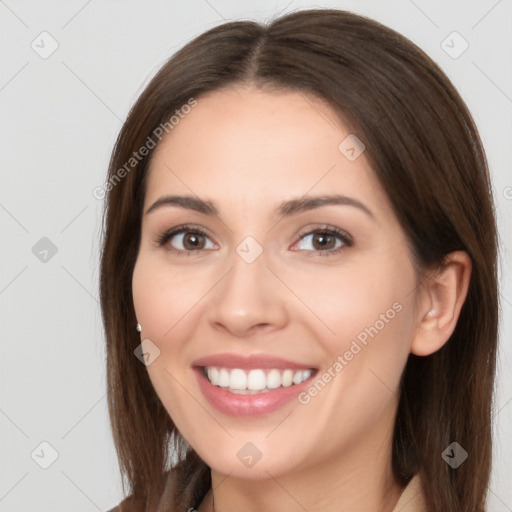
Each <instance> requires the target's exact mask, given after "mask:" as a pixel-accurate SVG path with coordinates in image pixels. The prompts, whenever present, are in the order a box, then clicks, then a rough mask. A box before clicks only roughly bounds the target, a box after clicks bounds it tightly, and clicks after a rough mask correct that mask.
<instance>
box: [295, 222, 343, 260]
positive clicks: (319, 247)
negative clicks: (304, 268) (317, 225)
mask: <svg viewBox="0 0 512 512" xmlns="http://www.w3.org/2000/svg"><path fill="white" fill-rule="evenodd" d="M298 245H299V250H303V251H304V252H306V253H310V254H311V253H312V254H315V253H316V254H319V255H329V254H334V253H337V252H339V251H340V250H342V249H343V248H344V247H350V246H351V245H353V242H352V239H351V238H350V237H349V236H348V235H347V234H346V233H344V232H343V231H338V230H337V229H334V228H329V229H317V230H315V231H310V232H309V233H306V234H304V235H302V237H301V239H300V240H299V242H298Z"/></svg>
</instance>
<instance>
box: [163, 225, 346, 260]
mask: <svg viewBox="0 0 512 512" xmlns="http://www.w3.org/2000/svg"><path fill="white" fill-rule="evenodd" d="M181 233H189V234H190V233H191V234H195V235H201V236H205V237H207V238H210V237H209V236H208V234H207V233H206V232H204V231H203V230H202V229H200V228H197V227H193V226H189V225H185V226H179V227H177V228H173V229H171V230H168V231H165V232H164V233H162V234H161V235H160V236H158V237H157V239H156V242H157V244H158V246H159V247H162V246H164V245H165V244H166V243H167V242H168V241H169V240H171V239H172V238H173V237H174V236H176V235H179V234H181ZM314 234H322V235H328V236H335V237H337V238H339V239H340V240H341V241H342V242H343V245H342V246H340V247H338V248H336V249H329V250H327V251H306V250H302V251H301V250H299V252H302V253H305V254H306V255H307V256H317V255H319V256H333V255H336V254H338V253H339V252H340V251H342V250H343V249H344V248H346V247H352V246H353V245H354V242H353V240H352V238H351V237H350V236H349V235H348V234H347V233H346V232H345V231H342V230H341V229H338V228H335V227H331V226H323V227H319V228H316V229H314V230H311V231H306V232H304V233H302V234H301V235H300V236H299V241H300V240H302V239H303V238H304V237H306V236H307V235H314ZM168 250H169V251H171V252H173V253H175V254H177V255H178V256H190V255H191V253H193V252H201V249H199V250H193V251H191V250H188V249H185V250H181V249H174V248H171V249H168Z"/></svg>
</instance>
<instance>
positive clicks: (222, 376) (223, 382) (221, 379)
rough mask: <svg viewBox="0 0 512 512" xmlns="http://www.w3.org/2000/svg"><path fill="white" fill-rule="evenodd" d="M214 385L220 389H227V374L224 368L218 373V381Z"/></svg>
mask: <svg viewBox="0 0 512 512" xmlns="http://www.w3.org/2000/svg"><path fill="white" fill-rule="evenodd" d="M212 383H213V381H212ZM216 385H217V386H221V387H222V388H228V387H229V372H228V371H227V370H226V369H225V368H222V369H221V370H220V371H219V376H218V381H217V384H216Z"/></svg>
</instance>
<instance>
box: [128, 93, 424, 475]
mask: <svg viewBox="0 0 512 512" xmlns="http://www.w3.org/2000/svg"><path fill="white" fill-rule="evenodd" d="M347 137H348V139H347ZM362 149H363V148H362V147H361V146H359V145H358V144H357V140H355V139H354V136H353V135H351V133H350V130H349V129H348V128H347V127H345V126H344V125H343V124H342V123H341V122H340V121H339V120H338V119H337V118H336V116H335V114H334V112H333V111H332V110H331V109H330V108H329V107H328V106H327V105H326V104H325V103H323V102H321V101H319V100H317V99H314V98H312V97H309V96H305V95H303V94H301V93H267V92H261V91H257V90H256V89H252V88H236V89H231V90H229V91H228V90H223V91H220V92H214V93H210V94H208V95H206V96H204V97H200V98H198V100H197V105H196V106H195V107H194V108H192V109H191V110H190V112H189V113H188V114H187V115H184V116H183V117H182V118H181V119H180V121H179V123H178V124H177V125H175V126H174V127H173V129H172V130H171V131H170V132H169V134H168V135H167V136H166V138H164V139H163V140H162V142H161V143H160V145H159V146H158V148H157V149H156V151H155V153H154V155H153V159H152V162H151V166H150V174H149V179H148V184H147V192H146V196H145V203H144V215H143V219H142V239H141V245H140V251H139V254H138V259H137V262H136V265H135V269H134V274H133V299H134V305H135V312H136V316H137V320H138V322H140V324H141V325H142V333H141V340H150V341H144V344H143V347H144V350H145V351H146V352H148V353H149V356H148V366H147V371H148V372H149V376H150V378H151V381H152V383H153V385H154V387H155V390H156V392H157V394H158V396H159V397H160V399H161V401H162V403H163V405H164V406H165V408H166V409H167V411H168V412H169V415H170V416H171V418H172V420H173V421H174V423H175V425H176V426H177V428H178V430H179V431H180V432H181V434H182V435H183V436H184V437H185V439H186V440H187V441H188V442H189V444H190V445H191V446H192V447H193V448H194V449H195V450H196V451H197V452H198V453H199V455H200V456H201V457H202V458H203V459H204V460H205V461H206V462H207V464H208V465H209V466H210V467H212V468H213V469H214V470H216V471H218V472H221V473H223V474H231V475H232V476H239V477H243V478H268V474H269V473H270V474H271V475H273V476H278V475H282V474H285V473H292V472H296V471H301V470H306V469H307V470H310V469H311V468H312V467H313V466H317V467H323V468H327V467H329V464H328V463H329V462H330V461H339V460H343V459H342V458H343V457H345V459H344V460H352V461H353V462H354V461H365V463H371V462H372V461H373V460H375V457H376V453H377V454H378V453H383V454H384V455H386V456H389V454H390V452H389V450H390V440H391V437H392V427H393V424H394V415H395V411H396V406H397V396H398V385H399V381H400V377H401V374H402V371H403V368H404V366H405V363H406V360H407V357H408V354H409V352H410V343H411V339H412V336H413V333H414V326H415V322H414V314H415V299H416V274H415V271H414V267H413V263H412V259H411V255H410V252H409V250H408V246H407V243H406V239H405V236H404V233H403V231H402V229H401V227H400V226H399V224H398V221H397V218H396V217H395V215H394V213H393V211H392V208H391V205H390V202H389V200H388V198H387V196H386V195H385V193H384V191H383V190H382V188H381V186H380V185H379V183H378V181H377V178H376V177H375V175H374V172H373V171H372V169H371V168H370V167H369V164H368V162H367V160H366V158H365V153H364V151H363V152H362V153H361V154H359V153H360V152H361V150H362ZM358 155H359V156H358ZM171 196H173V197H174V196H184V197H186V198H188V199H187V200H186V201H185V200H179V201H178V200H175V201H168V202H165V200H162V198H166V197H167V198H168V197H171ZM318 198H324V199H327V198H329V199H333V202H328V201H325V202H324V204H322V201H319V200H318ZM336 198H337V201H334V200H335V199H336ZM159 200H162V201H161V202H160V203H159V204H156V205H155V202H157V201H159ZM203 202H205V203H207V204H206V205H205V204H204V203H203ZM153 205H154V207H153V208H152V209H151V211H148V210H149V209H150V208H151V207H152V206H153ZM212 211H214V212H216V214H212ZM184 226H186V227H184ZM197 229H200V230H201V231H202V232H203V233H204V234H201V233H198V232H197V231H196V230H197ZM173 230H175V231H177V232H176V233H175V234H173V235H172V236H167V237H165V234H166V233H169V232H170V231H173ZM160 239H162V240H163V243H162V244H161V245H159V240H160ZM205 367H206V369H205ZM208 368H209V373H210V377H211V379H213V382H214V383H213V384H212V383H210V381H209V380H208V378H207V377H206V375H205V373H207V372H208ZM308 370H313V374H311V372H310V371H308ZM303 379H306V380H303ZM294 382H295V383H294ZM247 387H249V388H250V389H252V391H247V389H246V388H247ZM263 387H264V388H265V389H263V390H262V389H261V388H263ZM244 390H245V391H244ZM360 457H364V458H363V459H361V458H360Z"/></svg>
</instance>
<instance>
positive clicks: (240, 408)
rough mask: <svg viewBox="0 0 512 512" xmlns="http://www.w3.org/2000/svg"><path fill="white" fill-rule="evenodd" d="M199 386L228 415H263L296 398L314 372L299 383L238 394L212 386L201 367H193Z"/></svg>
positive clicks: (215, 405)
mask: <svg viewBox="0 0 512 512" xmlns="http://www.w3.org/2000/svg"><path fill="white" fill-rule="evenodd" d="M195 373H196V375H197V379H198V382H199V387H200V388H201V391H202V392H203V394H204V396H205V397H206V399H207V400H208V401H209V402H210V403H211V404H212V405H213V406H214V407H215V408H216V409H217V410H219V411H220V412H222V413H223V414H227V415H229V416H244V417H252V416H263V415H265V414H270V413H272V412H274V411H277V410H278V409H280V408H281V407H283V406H284V405H286V404H287V403H289V402H291V401H292V400H293V399H294V398H297V396H298V395H299V393H301V392H302V391H304V389H306V388H307V387H308V386H309V385H310V384H311V379H312V378H313V377H314V376H315V373H314V374H313V375H312V376H311V377H310V378H309V379H307V380H305V381H304V382H301V383H300V384H293V385H291V386H288V387H286V388H285V387H282V386H281V387H279V388H276V389H272V390H271V391H268V392H265V393H259V394H257V395H240V394H237V393H231V392H230V391H226V390H225V389H223V388H220V387H219V386H214V385H213V384H212V383H211V382H210V381H209V380H208V379H207V378H206V377H205V376H204V374H203V370H202V368H195Z"/></svg>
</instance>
